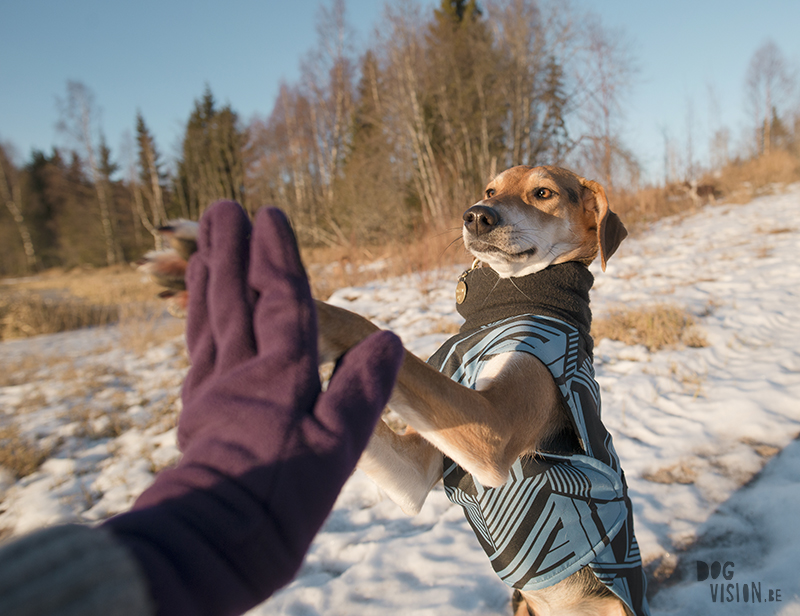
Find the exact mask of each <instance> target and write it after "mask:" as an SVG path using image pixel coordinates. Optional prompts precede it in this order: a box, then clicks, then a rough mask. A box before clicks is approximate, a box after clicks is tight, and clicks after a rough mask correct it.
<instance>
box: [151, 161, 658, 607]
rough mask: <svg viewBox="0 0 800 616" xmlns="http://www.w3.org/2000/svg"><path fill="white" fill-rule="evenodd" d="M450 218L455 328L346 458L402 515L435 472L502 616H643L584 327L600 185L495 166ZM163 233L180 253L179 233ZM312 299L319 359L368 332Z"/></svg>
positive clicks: (607, 225)
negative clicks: (493, 587) (463, 263)
mask: <svg viewBox="0 0 800 616" xmlns="http://www.w3.org/2000/svg"><path fill="white" fill-rule="evenodd" d="M463 221H464V224H463V229H462V236H463V241H464V246H465V247H466V249H467V251H468V252H469V253H471V254H472V256H473V257H474V258H475V261H474V262H473V265H472V267H471V268H470V269H469V270H467V271H466V272H464V273H463V274H462V275H461V277H460V278H459V280H458V281H457V285H456V301H457V307H458V309H459V312H461V314H462V315H463V316H464V317H465V323H464V326H462V328H461V332H460V333H459V334H457V335H456V336H454V337H453V338H451V339H450V340H448V341H447V342H446V343H445V344H444V345H443V346H442V347H441V348H440V349H439V350H438V351H437V352H436V353H435V354H434V355H433V356H432V357H431V359H430V360H429V362H428V363H426V362H423V361H422V360H420V359H419V358H417V357H415V356H414V355H413V354H411V353H410V352H406V355H405V359H404V362H403V365H402V368H401V370H400V373H399V376H398V379H397V383H396V385H395V388H394V390H393V393H392V396H391V399H390V401H389V403H388V407H389V408H390V409H392V410H393V411H394V412H395V413H397V414H398V415H399V416H400V417H401V418H402V419H403V420H404V421H405V422H406V423H407V425H408V428H407V429H406V431H405V432H404V433H403V434H400V433H397V432H395V431H393V430H392V429H391V428H390V427H389V426H388V425H387V424H386V423H385V422H383V421H379V422H378V425H377V427H376V429H375V432H374V434H373V436H372V438H371V440H370V442H369V444H368V446H367V448H366V450H365V451H364V453H363V455H362V457H361V460H360V462H359V467H360V468H361V469H362V470H363V471H364V472H365V473H366V474H367V475H368V476H369V477H370V478H371V479H372V480H373V481H374V482H375V483H377V484H378V485H379V486H380V487H381V488H382V489H383V490H384V491H385V492H386V494H387V495H388V496H389V497H390V498H391V499H392V500H393V501H394V502H395V503H397V504H398V505H399V506H400V507H401V508H402V509H403V511H404V512H406V513H408V514H410V515H413V514H415V513H417V512H418V511H419V510H420V508H421V507H422V505H423V503H424V501H425V499H426V497H427V494H428V493H429V492H430V491H431V489H432V488H433V487H434V486H435V485H436V484H437V483H438V482H439V481H444V484H445V491H446V493H447V495H448V497H449V498H450V499H451V500H452V501H453V502H455V503H457V504H459V505H460V506H462V507H463V508H464V511H465V514H466V516H467V519H468V521H469V523H470V525H471V526H472V528H473V530H474V531H475V534H476V537H477V538H478V541H479V543H480V544H481V546H482V547H483V548H484V550H485V551H486V553H487V555H488V556H489V558H490V560H491V562H492V566H493V568H494V569H495V571H496V572H497V574H498V575H499V576H500V577H501V579H503V581H504V582H505V583H506V584H508V585H509V586H511V587H512V588H514V593H513V603H512V605H513V609H514V613H515V615H516V616H523V615H525V614H535V615H536V616H547V615H561V616H565V615H574V616H577V615H590V614H592V615H602V616H611V615H623V614H635V615H636V616H641V615H643V614H648V613H649V612H648V606H647V600H646V598H645V581H644V574H643V571H642V566H641V559H640V557H639V552H638V547H637V544H636V540H635V537H634V534H633V518H632V512H631V504H630V500H629V498H628V496H627V487H626V485H625V480H624V474H623V472H622V470H621V468H620V466H619V460H618V458H617V455H616V453H615V452H614V448H613V444H612V442H611V437H610V435H609V434H608V433H607V432H606V430H605V428H604V427H603V424H602V422H601V421H600V401H599V387H598V386H597V383H596V382H595V381H594V372H593V369H592V366H591V352H592V340H591V336H590V333H589V328H590V322H591V313H590V312H589V309H588V305H589V288H590V287H591V284H592V282H593V277H592V274H591V273H590V272H589V270H588V266H589V264H591V263H592V262H593V261H594V260H595V259H596V258H597V257H598V256H599V257H600V260H601V266H602V269H603V270H604V271H605V268H606V263H607V261H608V259H609V258H610V257H611V256H612V255H613V254H614V252H615V251H616V250H617V248H618V246H619V245H620V243H621V242H622V240H623V239H624V238H625V237H626V235H627V231H626V229H625V227H624V225H623V224H622V222H621V221H620V219H619V217H618V216H617V215H616V214H615V213H614V212H612V211H611V210H610V208H609V206H608V201H607V199H606V195H605V192H604V190H603V188H602V186H600V185H599V184H598V183H596V182H594V181H590V180H586V179H584V178H582V177H580V176H578V175H576V174H575V173H573V172H571V171H568V170H566V169H562V168H558V167H549V166H540V167H529V166H518V167H513V168H511V169H508V170H506V171H504V172H502V173H500V174H499V175H497V176H496V177H495V178H494V179H492V180H491V181H490V182H489V184H488V185H487V187H486V189H485V192H484V194H483V198H482V199H481V200H480V201H478V202H477V203H476V204H475V205H473V206H471V207H470V208H468V209H467V210H466V211H465V212H464V215H463ZM169 233H171V234H172V236H173V238H175V242H176V243H177V244H178V246H179V248H180V247H181V246H183V248H185V244H182V243H185V241H186V238H187V237H189V238H190V237H191V234H192V228H191V227H187V226H186V225H178V226H173V227H172V228H171V229H170V230H169ZM183 256H185V250H184V255H183ZM181 258H182V257H181ZM179 260H180V259H179ZM152 262H153V259H151V263H152ZM173 265H174V263H173ZM154 269H157V268H153V267H150V272H151V273H154V272H153V270H154ZM178 269H179V268H178ZM175 273H176V272H175V271H174V268H173V271H172V278H178V277H179V272H178V276H175ZM173 286H176V285H173ZM177 286H179V285H177ZM178 297H179V298H180V297H181V296H180V292H179V295H178ZM316 308H317V317H318V322H319V354H320V362H321V363H326V362H335V361H337V360H338V359H339V358H340V357H341V356H342V355H343V354H344V353H346V352H347V350H348V349H350V348H352V347H353V346H354V345H356V344H357V343H358V342H360V341H361V340H363V339H364V338H366V337H367V336H369V335H370V334H371V333H372V332H374V331H376V330H377V327H376V326H375V325H374V324H372V323H371V322H369V321H368V320H367V319H364V318H363V317H361V316H359V315H356V314H354V313H352V312H349V311H347V310H344V309H342V308H338V307H335V306H331V305H329V304H326V303H324V302H319V301H318V302H317V303H316Z"/></svg>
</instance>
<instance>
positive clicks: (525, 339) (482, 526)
mask: <svg viewBox="0 0 800 616" xmlns="http://www.w3.org/2000/svg"><path fill="white" fill-rule="evenodd" d="M564 265H577V266H578V267H581V268H583V266H580V265H578V264H564ZM558 268H562V269H561V270H559V269H558ZM548 269H549V270H554V271H550V272H548V270H545V272H548V274H546V276H550V277H551V278H552V277H553V274H554V272H555V274H557V276H556V277H557V278H559V279H560V278H562V277H563V275H564V274H565V272H566V273H567V279H571V275H572V271H571V270H570V268H566V270H565V269H563V266H555V268H548ZM584 270H585V268H584ZM586 273H587V274H588V270H587V271H586ZM482 275H485V274H482ZM540 275H541V273H539V274H533V275H532V276H540ZM589 276H591V274H589ZM581 277H583V274H582V273H581ZM473 282H474V281H473ZM520 282H521V281H520V280H516V283H517V284H515V285H514V286H515V288H517V289H520V287H519V283H520ZM467 283H468V284H469V286H470V287H472V286H474V285H473V284H470V281H469V278H468V279H467ZM493 284H496V283H493ZM584 284H585V277H584ZM589 286H591V285H589ZM496 288H497V287H496V286H494V287H493V289H495V290H496ZM521 292H522V290H521ZM557 295H558V294H557V293H550V294H548V295H547V296H548V297H551V298H552V297H553V296H557ZM527 296H528V295H527V294H526V297H527ZM586 296H587V299H588V289H587V293H586ZM586 306H587V308H588V301H587V303H586ZM545 312H550V313H551V314H552V313H553V310H552V306H551V310H546V311H545ZM570 320H573V319H570ZM468 324H469V316H468ZM586 346H587V345H586V344H585V336H582V335H581V331H579V328H578V327H576V326H574V325H572V324H570V323H567V322H565V321H564V320H561V319H558V318H554V317H553V316H538V315H536V316H534V315H531V314H524V315H518V316H511V317H506V318H504V319H501V320H499V321H497V322H493V323H491V324H487V325H485V326H482V327H479V328H477V329H467V331H463V330H462V333H461V334H459V335H457V336H454V337H453V338H451V339H450V340H448V341H447V342H446V343H445V344H444V345H443V346H442V348H440V349H439V350H438V351H437V352H436V353H435V354H434V356H433V357H431V359H430V360H429V363H430V364H431V365H433V366H435V367H436V368H437V369H438V370H439V371H440V372H443V373H444V374H447V375H448V376H450V377H451V378H452V379H453V380H455V381H456V382H458V383H461V384H462V385H464V386H466V387H470V388H473V389H474V388H475V383H476V382H477V379H478V377H479V375H480V372H481V370H482V368H483V367H484V366H485V365H486V363H487V362H488V361H489V360H491V359H492V358H493V357H495V356H497V355H500V354H502V353H510V352H516V353H519V352H522V353H530V354H531V355H533V356H534V357H536V358H538V359H539V360H540V361H541V362H542V363H543V364H544V365H545V366H547V368H548V369H549V370H550V373H551V374H552V375H553V379H554V380H555V382H556V384H557V386H558V389H559V391H560V393H561V396H562V398H563V400H564V403H565V408H566V409H567V410H568V412H569V413H568V414H569V417H570V423H571V426H572V429H573V431H574V436H575V437H577V447H576V449H577V450H578V451H579V452H580V453H557V454H556V453H550V452H544V451H543V452H537V454H536V455H535V456H523V457H522V458H520V459H518V460H517V461H516V462H515V463H514V465H513V466H512V468H511V472H510V478H509V480H508V481H507V482H506V483H505V484H503V485H502V486H500V487H498V488H484V487H483V486H481V485H480V483H479V482H478V481H477V480H476V479H475V478H474V477H473V476H472V475H470V474H469V473H467V472H466V471H465V470H464V469H462V468H461V467H460V466H458V465H457V464H456V463H455V462H453V461H452V460H450V459H449V458H445V462H444V485H445V491H446V493H447V496H448V497H449V498H450V500H451V501H453V502H454V503H456V504H458V505H460V506H461V507H462V508H463V509H464V513H465V514H466V517H467V520H468V521H469V523H470V525H471V526H472V528H473V530H474V531H475V535H476V537H477V538H478V541H479V542H480V544H481V546H482V547H483V549H484V551H485V552H486V554H487V555H488V556H489V559H490V561H491V564H492V567H493V568H494V570H495V571H496V572H497V574H498V576H500V578H501V579H502V580H503V581H504V582H505V583H506V584H508V585H509V586H511V587H513V588H518V589H520V590H539V589H542V588H545V587H547V586H551V585H553V584H556V583H558V582H560V581H562V580H564V579H566V578H567V577H569V576H570V575H572V574H573V573H575V572H577V571H578V570H579V569H580V568H582V567H583V566H585V565H589V566H590V567H591V568H592V570H593V571H594V573H595V574H596V575H597V577H598V579H599V580H600V581H601V582H603V583H604V584H605V585H606V586H607V587H608V588H609V589H610V590H611V591H612V592H613V593H614V594H615V595H617V596H618V597H619V598H620V599H621V600H622V601H624V602H625V604H626V605H627V606H628V607H629V608H630V609H631V610H632V611H633V612H634V613H635V614H637V616H643V615H646V614H648V613H649V611H648V607H647V600H646V599H645V580H644V575H643V572H642V568H641V558H640V555H639V548H638V545H637V543H636V538H635V537H634V534H633V516H632V511H631V503H630V500H629V498H628V495H627V486H626V484H625V478H624V474H623V472H622V469H621V467H620V464H619V459H618V457H617V454H616V452H615V451H614V446H613V443H612V440H611V435H610V434H609V433H608V432H607V430H606V429H605V426H603V423H602V422H601V421H600V391H599V386H598V384H597V382H596V381H595V378H594V368H593V366H592V362H591V357H590V355H589V352H590V351H591V349H589V350H588V352H587V349H586Z"/></svg>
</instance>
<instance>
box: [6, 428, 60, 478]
mask: <svg viewBox="0 0 800 616" xmlns="http://www.w3.org/2000/svg"><path fill="white" fill-rule="evenodd" d="M50 453H51V452H50V450H49V449H47V448H45V447H42V445H41V444H40V443H39V442H38V441H36V440H34V439H31V438H29V437H26V436H24V435H23V434H22V433H21V432H20V429H19V427H18V426H16V425H14V424H8V425H6V426H2V427H0V466H4V467H5V468H7V469H8V470H9V471H11V472H12V473H13V474H14V477H16V478H17V479H22V478H23V477H26V476H28V475H30V474H31V473H33V472H35V471H36V470H37V469H38V468H39V467H40V466H41V465H42V463H43V462H44V461H45V460H47V458H48V457H50Z"/></svg>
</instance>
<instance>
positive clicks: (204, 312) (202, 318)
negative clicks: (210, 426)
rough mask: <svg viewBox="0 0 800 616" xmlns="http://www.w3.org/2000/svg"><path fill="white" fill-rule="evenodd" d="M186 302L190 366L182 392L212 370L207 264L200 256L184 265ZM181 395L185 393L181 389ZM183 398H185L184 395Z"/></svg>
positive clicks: (214, 355)
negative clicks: (186, 265)
mask: <svg viewBox="0 0 800 616" xmlns="http://www.w3.org/2000/svg"><path fill="white" fill-rule="evenodd" d="M186 286H187V288H188V290H189V305H188V307H187V315H186V347H187V349H188V351H189V357H190V358H191V362H192V368H191V370H189V374H188V375H187V377H186V382H185V384H184V392H192V391H196V389H197V387H199V386H200V384H201V383H203V382H204V381H205V380H206V379H207V378H208V377H209V375H211V373H212V372H213V371H214V359H215V357H216V347H215V345H214V336H213V335H212V333H211V324H210V323H209V320H208V301H207V299H206V296H207V293H208V268H207V267H206V264H205V262H204V261H203V260H202V258H200V257H199V256H193V257H192V258H191V259H190V260H189V266H188V267H187V268H186ZM184 396H186V394H185V393H184ZM184 401H186V400H185V399H184Z"/></svg>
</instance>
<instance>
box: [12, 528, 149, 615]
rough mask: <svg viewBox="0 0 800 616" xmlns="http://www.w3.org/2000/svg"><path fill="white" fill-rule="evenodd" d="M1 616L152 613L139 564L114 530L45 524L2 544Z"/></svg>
mask: <svg viewBox="0 0 800 616" xmlns="http://www.w3.org/2000/svg"><path fill="white" fill-rule="evenodd" d="M0 614H2V615H3V616H78V615H80V616H151V615H152V614H155V610H154V609H153V604H152V601H151V599H150V595H149V591H148V587H147V583H146V582H145V577H144V575H143V574H142V572H141V570H140V567H139V564H138V562H137V561H136V559H134V558H133V556H132V555H131V553H130V552H129V551H128V550H127V549H126V548H125V547H124V546H123V545H122V544H121V543H120V542H119V541H117V540H116V539H115V538H114V537H113V536H112V535H111V533H109V532H107V531H105V530H103V529H99V528H95V529H93V528H88V527H85V526H77V525H66V526H56V527H53V528H46V529H44V530H40V531H36V532H34V533H31V534H29V535H26V536H23V537H20V538H18V539H13V540H11V541H10V542H8V543H6V544H4V545H3V546H0Z"/></svg>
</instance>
